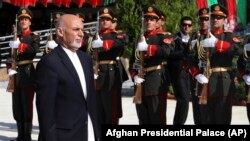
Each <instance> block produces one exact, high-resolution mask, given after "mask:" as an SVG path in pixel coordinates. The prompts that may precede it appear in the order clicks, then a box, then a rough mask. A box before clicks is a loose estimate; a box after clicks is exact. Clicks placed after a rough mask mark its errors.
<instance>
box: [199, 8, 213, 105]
mask: <svg viewBox="0 0 250 141" xmlns="http://www.w3.org/2000/svg"><path fill="white" fill-rule="evenodd" d="M210 26H211V8H210V7H209V23H208V33H207V38H209V34H210V31H211V27H210ZM205 51H206V54H205V59H206V67H205V72H204V75H205V76H206V77H207V79H208V80H209V78H210V75H211V72H210V68H211V67H210V54H211V49H210V48H205ZM207 96H208V83H207V84H202V90H201V96H200V99H199V104H201V105H206V104H207Z"/></svg>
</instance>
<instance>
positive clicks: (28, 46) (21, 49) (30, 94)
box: [7, 8, 40, 141]
mask: <svg viewBox="0 0 250 141" xmlns="http://www.w3.org/2000/svg"><path fill="white" fill-rule="evenodd" d="M17 17H18V26H19V29H20V31H21V33H20V34H19V35H18V36H17V40H15V41H10V44H9V45H10V47H11V48H12V49H16V50H17V56H16V58H13V59H15V60H13V61H16V65H17V69H16V71H15V70H13V69H8V73H9V75H13V76H14V77H15V81H14V82H15V85H14V92H13V94H12V104H13V115H14V119H15V120H16V122H17V131H18V136H17V138H16V140H17V141H31V130H32V118H33V98H34V75H35V67H34V65H33V61H32V60H33V59H34V58H35V56H36V53H37V52H38V51H39V43H40V37H39V35H37V34H36V33H34V32H32V31H31V30H30V25H31V20H32V17H33V15H32V12H31V11H30V10H29V9H27V8H21V9H20V10H19V11H18V13H17ZM7 66H9V67H11V64H7Z"/></svg>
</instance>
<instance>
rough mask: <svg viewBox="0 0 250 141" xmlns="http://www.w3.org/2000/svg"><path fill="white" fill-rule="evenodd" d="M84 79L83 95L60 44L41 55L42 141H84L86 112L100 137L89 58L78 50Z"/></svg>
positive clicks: (38, 81)
mask: <svg viewBox="0 0 250 141" xmlns="http://www.w3.org/2000/svg"><path fill="white" fill-rule="evenodd" d="M77 55H78V57H79V59H80V61H81V64H82V67H83V70H84V75H85V79H86V89H87V99H85V98H84V95H83V90H82V87H81V83H80V79H79V77H78V74H77V72H76V70H75V68H74V66H73V64H72V62H71V61H70V59H69V57H68V55H67V54H66V53H65V52H64V50H63V49H62V47H61V46H58V47H57V48H55V49H54V50H53V51H51V52H50V53H49V54H47V55H45V56H43V57H42V59H41V60H40V62H39V63H38V65H37V70H36V94H37V95H36V96H37V97H36V105H37V112H38V121H39V127H40V138H41V140H42V141H87V132H88V127H87V125H88V116H87V115H88V114H89V115H90V117H91V119H92V123H93V127H94V132H95V137H96V140H97V139H98V138H99V131H98V130H99V128H100V127H99V124H98V123H97V109H96V105H97V104H96V94H95V92H94V76H93V65H92V59H91V57H90V56H89V55H87V54H86V53H84V52H82V51H77Z"/></svg>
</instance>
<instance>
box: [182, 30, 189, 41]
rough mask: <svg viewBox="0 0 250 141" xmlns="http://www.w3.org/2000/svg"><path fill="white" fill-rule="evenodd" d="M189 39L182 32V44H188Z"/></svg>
mask: <svg viewBox="0 0 250 141" xmlns="http://www.w3.org/2000/svg"><path fill="white" fill-rule="evenodd" d="M189 38H190V36H189V35H185V34H183V33H182V32H181V40H182V42H184V43H187V42H188V40H189Z"/></svg>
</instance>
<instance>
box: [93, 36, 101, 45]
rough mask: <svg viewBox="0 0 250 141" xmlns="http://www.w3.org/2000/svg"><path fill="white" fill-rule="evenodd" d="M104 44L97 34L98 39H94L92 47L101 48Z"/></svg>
mask: <svg viewBox="0 0 250 141" xmlns="http://www.w3.org/2000/svg"><path fill="white" fill-rule="evenodd" d="M102 46H103V41H102V40H101V39H100V37H99V35H98V36H97V39H96V40H94V41H92V47H93V48H101V47H102Z"/></svg>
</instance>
